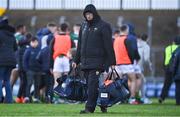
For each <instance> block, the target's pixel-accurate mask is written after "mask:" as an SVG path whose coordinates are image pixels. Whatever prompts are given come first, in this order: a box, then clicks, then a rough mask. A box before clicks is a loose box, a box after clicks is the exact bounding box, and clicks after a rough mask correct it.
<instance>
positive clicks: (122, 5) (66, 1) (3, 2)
mask: <svg viewBox="0 0 180 117" xmlns="http://www.w3.org/2000/svg"><path fill="white" fill-rule="evenodd" d="M90 3H91V4H94V5H95V6H96V7H97V9H100V10H122V9H123V10H180V0H0V8H7V9H10V10H23V9H25V10H47V9H48V10H58V9H59V10H62V9H64V10H81V9H83V8H84V6H86V5H87V4H90Z"/></svg>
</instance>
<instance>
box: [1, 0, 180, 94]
mask: <svg viewBox="0 0 180 117" xmlns="http://www.w3.org/2000/svg"><path fill="white" fill-rule="evenodd" d="M90 3H91V4H94V5H95V6H96V8H97V9H98V12H99V14H100V15H101V17H102V18H103V19H104V20H106V21H107V22H109V23H110V24H111V26H112V29H113V30H115V29H117V28H118V27H120V26H121V25H122V24H123V23H125V22H126V23H127V22H128V23H132V24H133V25H134V26H135V32H136V34H142V33H147V34H148V36H149V44H150V46H151V61H152V63H153V71H152V72H150V71H149V70H148V69H147V70H145V76H146V78H147V80H148V82H147V89H148V91H147V95H148V96H150V97H151V96H152V97H154V96H155V97H157V96H159V94H160V91H161V88H162V85H163V84H162V82H163V80H164V70H163V54H164V48H165V47H166V46H167V45H168V44H170V43H171V42H172V40H173V38H174V37H175V36H176V35H178V34H180V0H0V15H6V16H8V18H9V21H10V24H11V25H14V26H16V25H18V24H24V25H26V26H27V30H29V31H30V32H32V33H33V34H36V31H37V30H38V29H40V28H42V27H44V26H46V24H47V23H48V22H51V21H54V22H56V23H57V24H61V23H63V22H68V24H69V25H70V27H71V28H72V26H73V25H74V24H77V23H81V22H82V21H83V16H82V11H83V9H84V7H85V6H86V5H87V4H90ZM174 89H175V86H174V84H173V85H172V86H171V90H170V92H169V96H170V97H174V95H175V93H174Z"/></svg>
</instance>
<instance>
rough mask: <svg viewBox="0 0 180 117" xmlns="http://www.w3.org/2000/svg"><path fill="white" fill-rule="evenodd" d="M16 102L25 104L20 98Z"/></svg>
mask: <svg viewBox="0 0 180 117" xmlns="http://www.w3.org/2000/svg"><path fill="white" fill-rule="evenodd" d="M15 102H16V103H23V100H22V99H21V98H18V97H17V98H16V100H15Z"/></svg>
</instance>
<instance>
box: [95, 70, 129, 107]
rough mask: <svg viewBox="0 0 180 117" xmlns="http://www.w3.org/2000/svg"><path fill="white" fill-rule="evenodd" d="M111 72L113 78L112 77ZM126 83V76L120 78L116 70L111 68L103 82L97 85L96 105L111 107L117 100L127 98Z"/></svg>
mask: <svg viewBox="0 0 180 117" xmlns="http://www.w3.org/2000/svg"><path fill="white" fill-rule="evenodd" d="M113 74H114V76H115V78H113ZM112 78H113V79H112ZM127 83H128V79H127V77H123V78H120V76H119V74H118V73H117V71H116V70H115V69H112V70H111V73H109V75H108V77H107V78H106V79H105V81H104V84H103V85H101V86H100V87H99V95H98V100H97V105H98V106H103V107H111V106H112V105H114V104H116V103H117V102H119V101H124V100H126V99H127V98H129V95H130V92H129V89H128V84H127Z"/></svg>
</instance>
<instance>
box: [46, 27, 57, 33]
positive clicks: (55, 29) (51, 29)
mask: <svg viewBox="0 0 180 117" xmlns="http://www.w3.org/2000/svg"><path fill="white" fill-rule="evenodd" d="M48 29H49V30H50V32H51V33H53V34H54V33H55V32H57V27H56V26H54V27H48Z"/></svg>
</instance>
